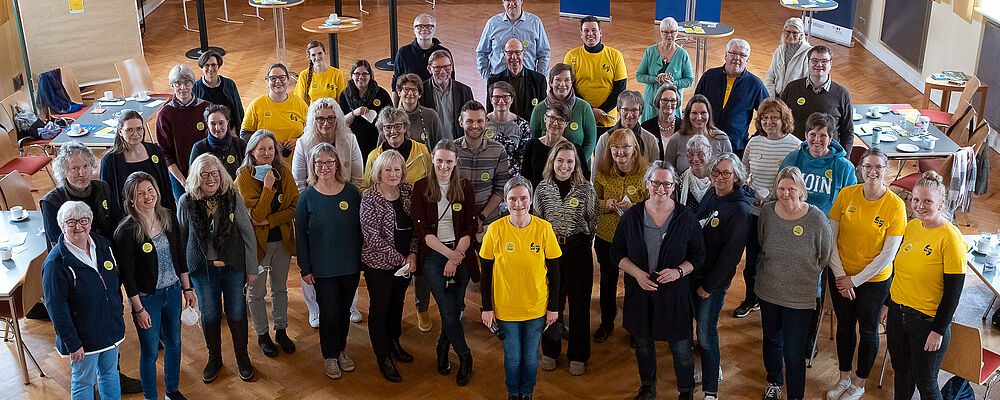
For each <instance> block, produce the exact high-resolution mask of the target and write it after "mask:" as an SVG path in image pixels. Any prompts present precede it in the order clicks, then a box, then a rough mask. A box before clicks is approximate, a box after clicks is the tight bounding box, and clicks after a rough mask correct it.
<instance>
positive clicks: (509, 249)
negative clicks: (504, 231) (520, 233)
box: [503, 242, 514, 253]
mask: <svg viewBox="0 0 1000 400" xmlns="http://www.w3.org/2000/svg"><path fill="white" fill-rule="evenodd" d="M503 249H504V250H507V252H508V253H513V252H514V242H507V244H505V245H504V246H503Z"/></svg>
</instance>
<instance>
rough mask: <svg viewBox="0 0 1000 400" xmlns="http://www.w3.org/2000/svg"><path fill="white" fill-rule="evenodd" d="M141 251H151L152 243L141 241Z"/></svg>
mask: <svg viewBox="0 0 1000 400" xmlns="http://www.w3.org/2000/svg"><path fill="white" fill-rule="evenodd" d="M142 251H143V252H144V253H149V252H151V251H153V245H152V244H150V243H143V244H142Z"/></svg>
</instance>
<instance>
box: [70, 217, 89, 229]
mask: <svg viewBox="0 0 1000 400" xmlns="http://www.w3.org/2000/svg"><path fill="white" fill-rule="evenodd" d="M63 223H64V224H66V226H68V227H70V228H76V226H77V225H80V226H90V218H87V217H84V218H80V219H67V220H66V221H64V222H63Z"/></svg>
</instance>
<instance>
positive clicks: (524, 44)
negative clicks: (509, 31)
mask: <svg viewBox="0 0 1000 400" xmlns="http://www.w3.org/2000/svg"><path fill="white" fill-rule="evenodd" d="M529 44H531V42H529V41H527V40H523V41H521V45H522V46H524V48H528V45H529Z"/></svg>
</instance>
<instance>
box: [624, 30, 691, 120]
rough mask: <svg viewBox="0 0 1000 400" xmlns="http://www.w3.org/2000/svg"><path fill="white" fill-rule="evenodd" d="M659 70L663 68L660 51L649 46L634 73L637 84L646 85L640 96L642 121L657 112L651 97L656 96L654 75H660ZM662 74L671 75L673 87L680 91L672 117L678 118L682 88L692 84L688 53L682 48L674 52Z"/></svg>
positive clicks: (681, 102) (657, 85)
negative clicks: (641, 99)
mask: <svg viewBox="0 0 1000 400" xmlns="http://www.w3.org/2000/svg"><path fill="white" fill-rule="evenodd" d="M660 68H663V59H662V58H660V51H659V50H657V49H656V45H655V44H654V45H652V46H649V47H648V48H647V49H646V52H645V53H643V54H642V61H640V62H639V69H637V70H636V71H635V79H636V80H637V81H639V83H644V84H646V90H645V91H644V92H643V94H642V98H643V100H644V101H645V104H643V107H642V121H645V120H648V119H650V118H653V117H655V116H656V113H657V111H658V110H657V109H656V107H655V106H653V96H656V91H657V90H658V89H659V88H660V84H659V83H656V75H658V74H659V73H660ZM663 72H666V73H670V75H673V77H674V86H677V89H680V93H678V98H677V101H678V103H677V110H676V111H674V115H676V116H677V117H678V118H680V116H681V109H683V108H684V88H689V87H691V85H693V84H694V73H692V72H691V58H690V57H688V53H687V51H686V50H684V48H683V47H680V48H678V49H677V51H675V52H674V56H673V57H672V58H671V59H670V65H668V66H667V69H666V70H664V71H663Z"/></svg>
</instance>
